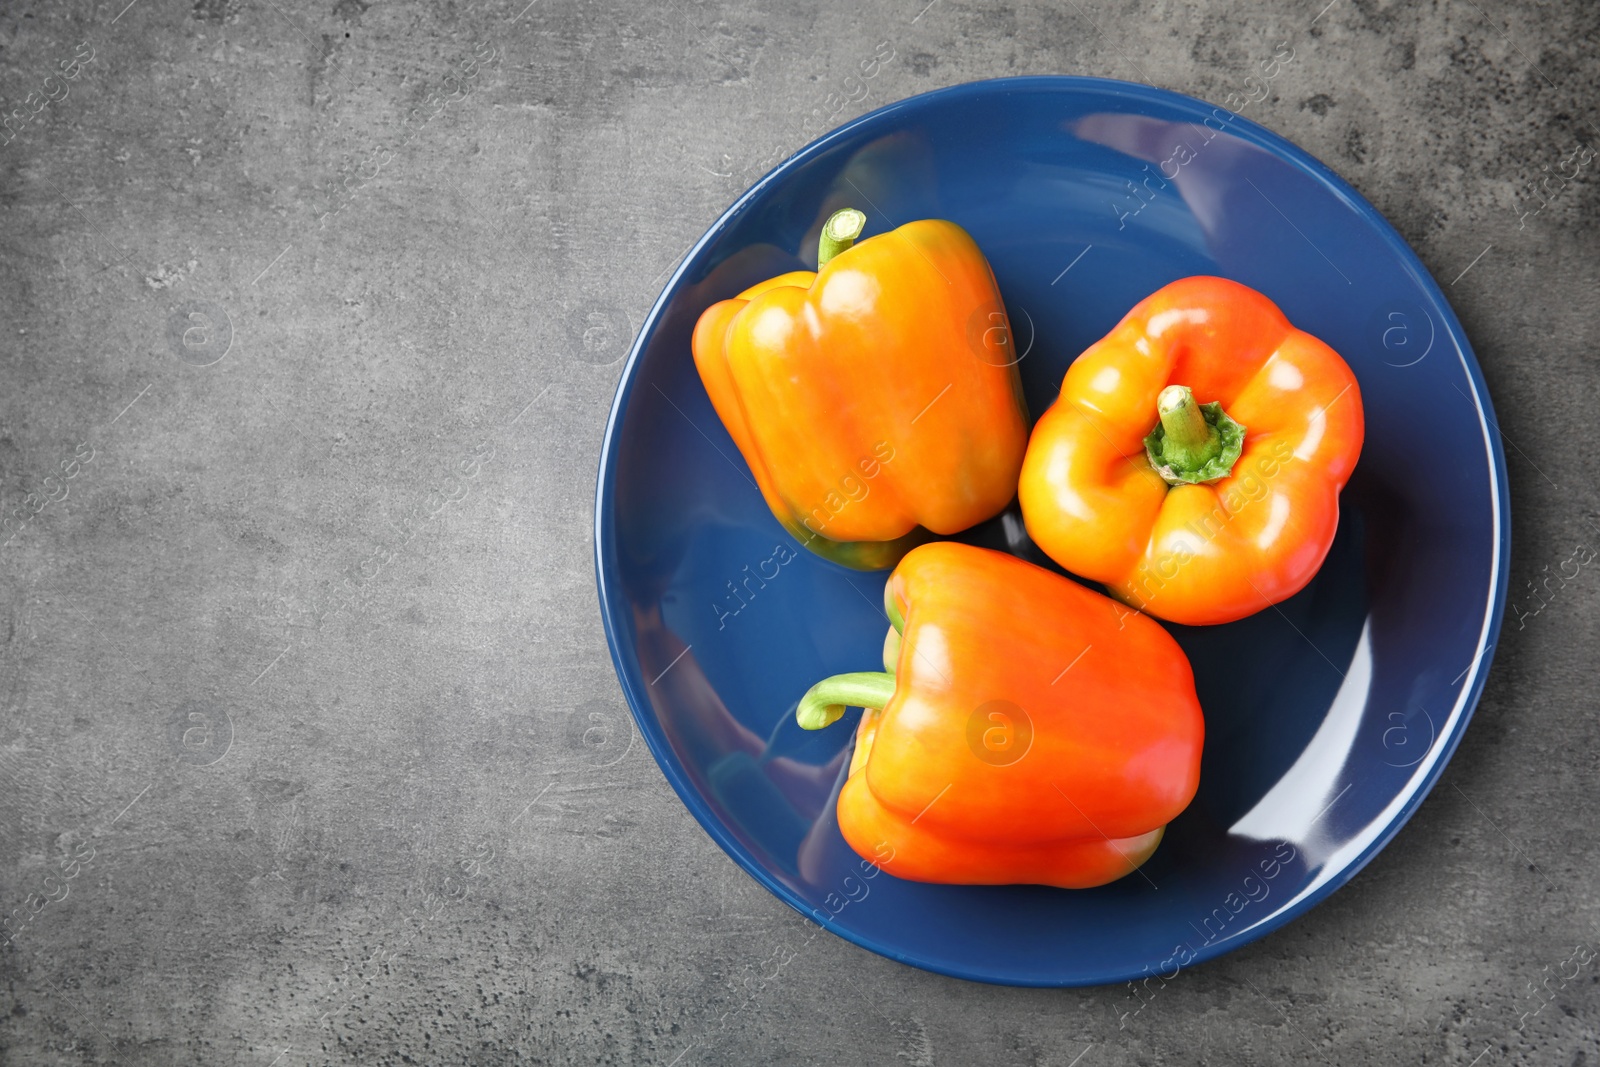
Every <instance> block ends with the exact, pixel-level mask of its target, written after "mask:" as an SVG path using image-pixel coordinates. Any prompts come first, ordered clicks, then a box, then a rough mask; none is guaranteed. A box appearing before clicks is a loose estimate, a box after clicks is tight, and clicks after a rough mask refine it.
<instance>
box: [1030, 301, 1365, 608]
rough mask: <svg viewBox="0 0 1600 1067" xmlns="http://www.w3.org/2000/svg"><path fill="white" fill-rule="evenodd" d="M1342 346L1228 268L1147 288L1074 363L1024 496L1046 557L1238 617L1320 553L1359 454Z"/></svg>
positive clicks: (1295, 583) (1114, 587)
mask: <svg viewBox="0 0 1600 1067" xmlns="http://www.w3.org/2000/svg"><path fill="white" fill-rule="evenodd" d="M1363 428H1364V423H1363V418H1362V410H1361V390H1360V389H1359V388H1358V387H1357V385H1356V378H1355V374H1354V373H1353V372H1352V371H1351V370H1350V367H1349V366H1348V365H1347V364H1346V363H1345V361H1344V360H1343V359H1341V358H1340V357H1339V355H1338V353H1336V352H1335V351H1334V350H1333V349H1331V348H1329V347H1328V346H1327V345H1326V344H1324V343H1322V342H1321V341H1319V340H1318V339H1317V338H1315V337H1313V336H1311V335H1310V334H1308V333H1306V332H1305V331H1303V330H1299V329H1296V328H1295V327H1294V326H1292V325H1290V323H1289V320H1288V319H1286V318H1285V317H1284V315H1283V312H1281V311H1280V310H1278V307H1277V305H1275V304H1273V303H1272V301H1270V300H1268V299H1267V298H1266V297H1265V296H1263V295H1261V294H1260V293H1258V292H1256V291H1255V290H1254V289H1251V288H1249V287H1247V286H1244V285H1240V284H1238V283H1237V282H1232V281H1228V280H1226V279H1224V278H1210V277H1194V278H1184V279H1182V280H1180V281H1176V282H1173V283H1172V284H1170V285H1167V286H1165V287H1164V288H1162V289H1159V290H1157V291H1156V292H1155V293H1153V294H1151V295H1150V296H1148V297H1146V298H1145V299H1144V300H1142V301H1140V302H1139V304H1138V305H1137V306H1135V307H1134V308H1133V310H1132V311H1130V312H1128V314H1127V316H1126V317H1124V318H1123V320H1122V321H1121V322H1120V323H1118V324H1117V326H1116V328H1115V329H1113V330H1112V331H1111V332H1110V333H1109V334H1107V335H1106V336H1105V338H1103V339H1102V340H1100V341H1098V342H1096V343H1095V344H1093V345H1091V346H1090V347H1089V349H1088V350H1087V351H1085V352H1084V353H1083V354H1082V355H1081V356H1079V357H1078V358H1077V360H1076V361H1075V362H1074V363H1073V364H1072V366H1071V368H1070V369H1069V370H1068V371H1067V375H1066V379H1065V380H1064V381H1063V382H1062V383H1061V395H1060V397H1059V398H1058V399H1057V400H1056V402H1055V403H1054V404H1053V405H1051V407H1050V409H1049V410H1048V411H1046V412H1045V414H1044V416H1043V417H1042V418H1041V419H1040V420H1039V423H1038V425H1037V426H1035V427H1034V430H1033V437H1032V440H1031V441H1030V442H1029V445H1028V455H1027V459H1026V461H1025V462H1024V464H1023V469H1022V481H1021V485H1020V486H1019V489H1018V496H1019V498H1020V502H1021V505H1022V514H1023V520H1024V522H1025V524H1026V525H1027V529H1028V534H1029V536H1031V537H1032V538H1033V540H1034V542H1035V543H1036V544H1038V545H1039V547H1040V548H1042V549H1043V550H1044V551H1045V552H1046V553H1047V554H1048V555H1049V556H1050V557H1051V558H1052V559H1054V560H1055V561H1056V562H1057V563H1059V564H1061V565H1062V566H1063V567H1065V568H1067V569H1068V570H1070V571H1072V572H1074V573H1075V574H1081V575H1083V576H1084V577H1086V578H1093V579H1094V580H1096V581H1099V582H1103V583H1105V585H1106V587H1107V589H1108V590H1109V591H1110V592H1111V593H1112V594H1113V595H1114V596H1117V597H1119V598H1120V599H1122V600H1124V601H1126V602H1127V603H1128V604H1130V605H1133V606H1134V607H1136V608H1139V609H1141V610H1143V611H1146V612H1149V613H1150V614H1152V615H1157V616H1160V617H1161V618H1163V619H1170V620H1172V621H1173V622H1179V623H1187V624H1191V625H1198V624H1208V623H1220V622H1230V621H1232V620H1234V619H1239V618H1243V617H1244V616H1246V615H1250V614H1253V613H1255V612H1257V611H1260V610H1262V609H1263V608H1266V607H1268V606H1269V605H1272V604H1276V603H1278V602H1279V601H1281V600H1285V599H1287V598H1288V597H1290V596H1292V595H1294V594H1295V593H1297V592H1299V591H1300V590H1301V589H1302V588H1304V587H1305V585H1306V583H1307V582H1309V581H1310V580H1311V578H1312V576H1313V575H1315V574H1316V572H1317V568H1319V567H1320V566H1322V561H1323V559H1324V558H1325V557H1326V556H1327V554H1328V548H1329V547H1330V546H1331V545H1332V544H1333V535H1334V532H1335V531H1336V529H1337V527H1338V523H1339V492H1340V490H1341V489H1343V488H1344V484H1345V482H1346V481H1347V480H1348V479H1349V477H1350V472H1351V471H1352V470H1353V469H1354V467H1355V465H1356V459H1357V457H1358V456H1359V455H1360V454H1361V443H1362V436H1363Z"/></svg>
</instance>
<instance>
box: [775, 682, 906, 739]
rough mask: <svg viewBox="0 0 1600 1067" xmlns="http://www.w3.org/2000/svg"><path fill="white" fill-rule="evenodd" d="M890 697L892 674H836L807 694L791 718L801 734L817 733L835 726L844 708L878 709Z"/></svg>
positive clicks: (819, 683) (892, 688)
mask: <svg viewBox="0 0 1600 1067" xmlns="http://www.w3.org/2000/svg"><path fill="white" fill-rule="evenodd" d="M892 696H894V675H892V674H886V673H884V672H881V671H856V672H854V673H852V674H836V675H834V676H833V677H832V678H824V679H823V680H822V681H820V682H818V683H817V684H816V685H814V686H812V687H811V688H810V689H807V690H806V695H805V696H803V697H801V698H800V706H799V707H797V708H796V709H795V713H794V717H795V720H796V721H798V722H799V723H800V728H801V729H802V730H820V729H822V728H823V727H824V726H828V725H831V724H832V723H835V722H838V721H839V718H840V716H842V715H843V714H844V709H845V708H881V707H883V706H884V705H885V704H887V703H889V698H890V697H892Z"/></svg>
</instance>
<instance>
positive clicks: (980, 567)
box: [796, 541, 1205, 888]
mask: <svg viewBox="0 0 1600 1067" xmlns="http://www.w3.org/2000/svg"><path fill="white" fill-rule="evenodd" d="M884 600H885V607H886V609H887V613H888V615H889V618H890V622H891V623H892V625H893V629H891V630H890V632H889V635H888V640H887V641H886V643H885V650H884V666H885V667H887V668H888V673H883V674H878V673H870V672H862V673H855V674H843V675H836V676H835V677H833V678H828V679H825V680H823V681H821V682H819V683H817V684H816V685H815V686H813V687H812V688H811V690H810V691H808V692H807V693H806V695H805V696H804V697H803V698H802V699H801V701H800V704H799V706H798V708H797V711H796V715H797V718H798V719H799V721H800V724H801V725H802V726H804V727H807V728H809V729H820V728H821V727H823V726H826V725H827V724H828V723H830V722H833V721H835V720H836V719H838V718H839V717H840V716H841V715H842V714H843V713H844V710H845V706H846V705H848V706H851V707H863V708H866V709H868V710H867V711H866V713H865V714H864V715H863V717H862V719H861V723H860V725H859V727H858V730H857V734H856V750H855V753H854V755H853V757H852V759H851V761H850V771H849V777H848V779H847V780H846V781H845V783H844V786H843V788H842V790H841V791H840V793H839V801H838V811H839V829H840V830H841V831H842V832H843V834H844V838H845V840H846V841H847V842H849V844H850V847H851V848H853V849H855V851H856V852H858V853H859V854H860V855H861V856H862V857H863V858H865V859H868V860H870V861H872V862H874V863H877V864H878V865H879V866H880V867H882V868H883V869H884V870H886V871H888V872H890V873H891V874H894V875H898V876H899V877H901V878H909V879H912V880H915V881H922V882H952V883H962V884H969V885H999V884H1005V883H1012V882H1026V883H1038V884H1042V885H1054V886H1062V887H1065V888H1085V887H1088V886H1095V885H1102V884H1104V883H1106V882H1110V881H1114V880H1115V879H1117V878H1120V877H1122V876H1123V875H1126V874H1128V873H1129V872H1131V871H1132V870H1133V869H1134V868H1136V867H1137V866H1138V865H1139V864H1141V863H1143V862H1144V861H1145V860H1146V859H1148V858H1149V856H1150V855H1151V853H1153V852H1154V851H1155V848H1156V845H1157V844H1158V843H1159V842H1160V840H1161V835H1162V831H1163V829H1164V828H1165V826H1166V824H1167V823H1169V822H1170V821H1171V820H1172V819H1173V818H1174V817H1175V816H1177V815H1178V813H1179V812H1181V811H1183V809H1184V808H1185V807H1187V806H1188V804H1189V801H1190V800H1191V799H1192V798H1193V797H1194V793H1195V789H1196V788H1197V786H1198V784H1199V776H1200V748H1201V742H1202V739H1203V736H1204V732H1205V726H1204V723H1203V721H1202V719H1201V715H1200V703H1199V700H1198V698H1197V697H1196V696H1195V690H1194V675H1193V672H1192V671H1191V670H1190V668H1189V661H1188V660H1187V659H1186V658H1185V657H1184V654H1183V651H1182V650H1181V649H1180V648H1179V647H1178V644H1177V642H1175V641H1174V640H1173V639H1172V638H1171V637H1170V636H1169V635H1168V634H1167V632H1166V631H1165V630H1163V629H1162V628H1161V626H1160V624H1158V623H1156V622H1154V621H1153V620H1151V619H1148V618H1146V617H1145V616H1143V615H1139V614H1136V613H1129V612H1127V611H1126V610H1125V609H1122V608H1121V607H1120V606H1119V605H1118V604H1116V602H1114V601H1112V600H1110V599H1108V598H1106V597H1103V596H1101V595H1100V594H1098V593H1095V592H1093V591H1091V590H1089V589H1086V588H1084V587H1083V586H1080V585H1078V584H1077V583H1076V582H1073V581H1071V580H1069V579H1066V578H1062V577H1061V576H1059V575H1057V574H1053V573H1051V572H1050V571H1047V570H1044V569H1043V568H1041V567H1036V566H1034V565H1033V564H1031V563H1028V562H1026V561H1024V560H1020V559H1017V558H1016V557H1014V556H1009V555H1006V554H1004V553H1001V552H992V551H990V550H988V549H983V548H974V547H972V546H970V545H962V544H957V543H955V542H948V541H945V542H937V543H934V544H929V545H923V546H922V547H920V548H916V549H913V550H912V551H911V552H910V553H909V554H908V555H907V556H906V557H905V559H904V560H902V561H901V563H900V565H899V567H897V568H896V569H895V572H894V573H893V574H892V575H890V577H889V582H888V585H887V587H886V589H885V591H884ZM873 709H878V710H873Z"/></svg>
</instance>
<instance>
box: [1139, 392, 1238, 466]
mask: <svg viewBox="0 0 1600 1067" xmlns="http://www.w3.org/2000/svg"><path fill="white" fill-rule="evenodd" d="M1156 415H1157V416H1159V418H1160V421H1159V422H1157V423H1156V426H1155V429H1153V430H1151V431H1150V434H1149V436H1148V437H1146V438H1145V439H1144V447H1145V453H1146V454H1147V455H1148V456H1149V458H1150V466H1151V468H1153V469H1154V470H1155V471H1156V473H1158V474H1159V475H1161V477H1162V479H1163V480H1164V481H1166V483H1167V484H1168V485H1196V484H1201V483H1204V482H1214V481H1216V480H1217V479H1219V478H1225V477H1227V476H1228V475H1229V474H1231V473H1232V472H1233V465H1234V464H1235V463H1237V462H1238V461H1239V456H1240V454H1241V453H1242V452H1243V450H1244V436H1245V427H1243V426H1241V425H1239V423H1237V422H1235V421H1234V420H1233V419H1231V418H1229V417H1228V413H1227V412H1225V411H1223V410H1222V405H1221V404H1220V403H1215V402H1213V403H1210V404H1199V403H1196V402H1195V399H1194V392H1193V390H1191V389H1190V388H1189V387H1188V386H1186V385H1169V386H1167V387H1166V388H1165V389H1163V390H1161V392H1160V393H1159V394H1158V395H1157V396H1156Z"/></svg>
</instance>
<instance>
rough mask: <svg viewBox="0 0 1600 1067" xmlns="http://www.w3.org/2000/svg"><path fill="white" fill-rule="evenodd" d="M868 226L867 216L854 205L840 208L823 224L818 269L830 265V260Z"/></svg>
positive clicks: (847, 246) (854, 241) (818, 248)
mask: <svg viewBox="0 0 1600 1067" xmlns="http://www.w3.org/2000/svg"><path fill="white" fill-rule="evenodd" d="M866 228H867V216H866V214H865V213H864V212H860V211H857V210H856V209H855V208H853V207H844V208H840V209H839V210H838V211H835V212H834V213H833V214H832V215H830V216H828V221H827V222H825V223H823V224H822V240H821V241H820V242H819V243H818V245H817V269H818V270H821V269H822V268H823V267H825V266H827V265H828V260H830V259H832V258H833V257H834V256H836V255H838V254H839V253H840V252H843V251H845V250H846V249H848V248H849V247H850V246H851V245H853V244H855V243H856V238H857V237H860V236H861V231H862V230H864V229H866Z"/></svg>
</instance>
